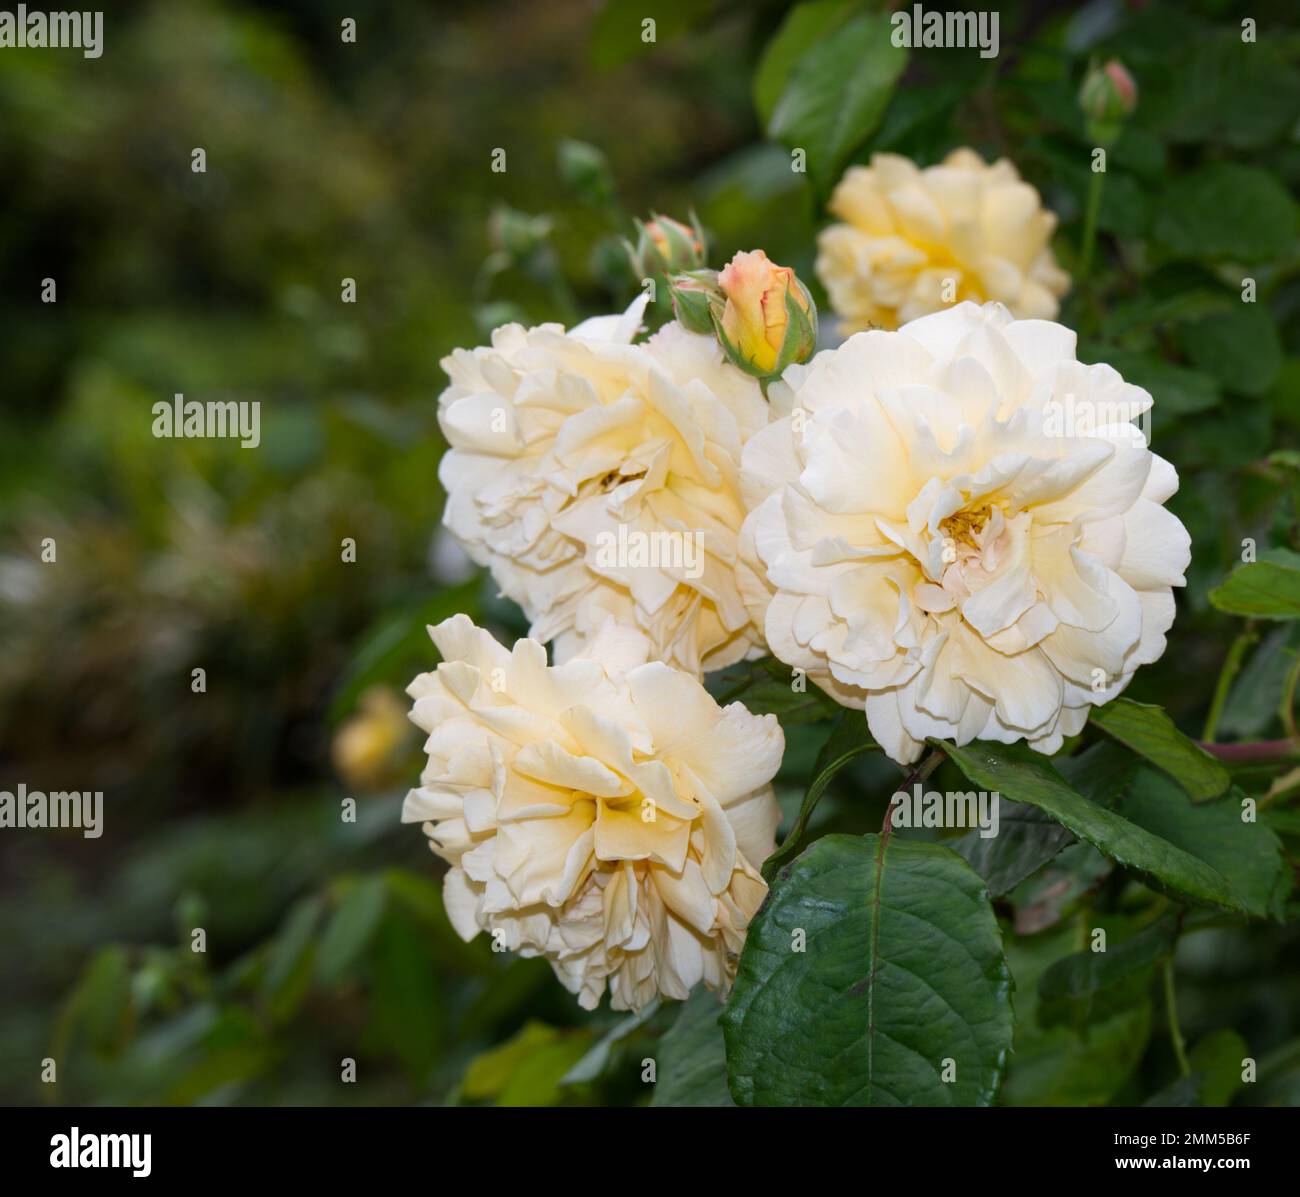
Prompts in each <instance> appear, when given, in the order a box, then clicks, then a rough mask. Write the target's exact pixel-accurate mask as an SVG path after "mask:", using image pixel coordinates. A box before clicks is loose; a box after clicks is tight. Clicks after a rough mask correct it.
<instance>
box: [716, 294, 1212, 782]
mask: <svg viewBox="0 0 1300 1197" xmlns="http://www.w3.org/2000/svg"><path fill="white" fill-rule="evenodd" d="M782 392H784V393H782ZM773 399H774V402H776V403H780V404H781V406H782V408H783V410H784V411H785V412H787V413H788V414H786V415H784V416H783V417H782V418H780V419H778V420H775V421H774V422H773V423H771V424H769V425H768V426H767V427H766V428H764V429H763V430H762V431H761V432H759V433H758V434H757V435H756V436H754V437H753V438H752V439H751V440H750V442H749V444H748V445H746V447H745V458H744V469H743V481H744V484H745V494H746V500H747V502H748V503H749V504H750V507H751V513H750V515H749V517H748V518H747V519H746V521H745V525H744V527H743V529H742V532H741V554H742V559H743V560H744V562H746V563H747V564H746V567H745V568H743V569H742V570H741V571H740V577H741V583H742V592H743V593H744V594H745V596H746V599H747V601H748V602H749V603H750V604H751V607H752V609H753V611H754V618H755V620H756V621H758V622H759V623H760V624H761V626H762V627H763V628H764V631H765V633H766V636H767V641H768V644H769V645H770V647H771V650H772V652H773V654H774V655H775V656H777V657H778V658H780V659H781V660H782V661H784V662H786V663H787V664H788V665H790V666H792V667H797V668H800V669H803V670H804V671H805V672H806V673H807V675H808V676H809V677H810V678H812V679H813V680H814V681H816V682H817V683H818V684H819V685H821V686H822V687H823V688H824V689H825V690H826V691H827V692H828V693H830V694H831V695H833V696H834V697H835V698H836V699H837V700H838V701H840V702H841V703H843V704H844V705H846V706H850V707H857V708H860V709H865V711H866V717H867V722H868V724H869V725H870V728H871V732H872V735H873V736H874V737H875V739H876V740H877V742H878V743H879V744H880V745H881V746H882V748H883V749H884V750H885V752H887V753H888V754H889V755H890V756H891V757H893V758H894V760H896V761H900V762H910V761H913V760H915V759H916V758H917V757H918V756H919V755H920V753H921V751H922V749H923V747H924V742H925V739H926V737H928V736H936V737H940V738H943V739H947V740H952V741H955V742H956V743H957V744H965V743H968V742H969V741H971V740H997V741H1001V742H1003V743H1011V742H1013V741H1017V740H1025V741H1027V742H1028V743H1029V745H1030V747H1032V748H1035V749H1037V750H1039V751H1040V752H1044V753H1052V752H1055V751H1057V750H1058V749H1059V748H1060V747H1061V745H1062V743H1063V741H1064V739H1065V737H1067V736H1071V735H1074V734H1076V733H1077V732H1079V731H1081V730H1082V729H1083V726H1084V724H1085V723H1086V722H1087V719H1088V712H1089V710H1090V709H1091V708H1092V707H1093V706H1099V705H1101V704H1102V703H1105V702H1108V701H1110V699H1112V698H1114V697H1115V696H1116V695H1117V694H1119V693H1120V692H1121V691H1122V690H1123V689H1124V688H1125V686H1127V685H1128V683H1129V681H1130V679H1131V678H1132V677H1133V674H1134V672H1135V671H1136V670H1137V668H1138V667H1139V666H1141V665H1143V664H1147V663H1149V662H1151V661H1154V660H1156V659H1157V658H1158V657H1159V656H1160V655H1161V653H1163V652H1164V649H1165V633H1166V632H1167V631H1168V629H1169V627H1170V625H1171V624H1172V623H1173V619H1174V598H1173V591H1172V587H1175V586H1181V585H1183V583H1184V576H1183V574H1184V570H1185V569H1186V568H1187V565H1188V562H1189V560H1190V542H1189V539H1188V535H1187V531H1186V529H1185V528H1184V527H1183V525H1182V524H1181V523H1180V522H1179V520H1178V518H1177V517H1176V516H1174V515H1173V514H1171V513H1170V512H1169V511H1168V510H1167V509H1166V508H1165V506H1164V504H1165V502H1166V501H1167V500H1168V499H1169V498H1170V496H1171V495H1173V493H1174V492H1175V490H1177V487H1178V476H1177V474H1176V473H1175V472H1174V468H1173V466H1171V465H1170V464H1169V463H1168V462H1167V461H1165V460H1164V459H1163V458H1161V457H1158V456H1156V455H1155V454H1154V453H1152V452H1151V451H1150V449H1149V448H1148V447H1147V442H1146V439H1145V436H1144V434H1143V432H1142V431H1141V429H1140V427H1139V426H1138V424H1136V423H1134V422H1133V421H1134V420H1140V419H1141V417H1142V416H1143V415H1144V414H1145V413H1146V411H1147V410H1148V409H1149V408H1150V406H1151V396H1150V395H1149V394H1148V393H1147V392H1146V391H1144V390H1142V389H1141V388H1140V387H1136V386H1133V385H1131V384H1129V383H1126V382H1125V381H1124V380H1123V378H1121V377H1120V375H1119V374H1118V373H1117V372H1116V371H1115V370H1113V369H1112V368H1111V367H1110V366H1106V365H1100V364H1098V365H1084V364H1083V363H1082V362H1079V361H1078V360H1076V357H1075V334H1074V333H1073V332H1071V331H1070V330H1069V329H1067V328H1063V327H1062V326H1061V325H1059V324H1053V323H1050V322H1048V321H1045V320H1013V319H1012V318H1011V316H1010V314H1009V313H1008V312H1007V310H1006V309H1005V308H1004V307H1002V306H1001V305H1000V304H987V305H985V306H984V307H977V306H975V305H974V304H961V305H959V306H958V307H955V308H952V309H949V310H948V311H945V312H939V313H936V314H934V315H931V316H926V317H923V318H922V319H920V320H917V321H914V322H913V323H911V324H908V325H906V326H904V327H903V328H902V329H901V330H899V331H897V332H865V333H857V334H855V335H854V336H851V337H850V338H849V339H848V340H847V341H845V342H844V343H843V344H842V345H840V346H839V347H838V348H837V349H834V350H830V351H827V352H824V353H821V354H819V355H818V356H817V357H815V358H814V359H813V360H812V362H810V363H809V364H808V365H807V366H795V367H791V368H790V369H789V370H787V371H786V373H785V375H784V378H783V381H782V383H780V384H778V385H777V386H776V387H774V388H773Z"/></svg>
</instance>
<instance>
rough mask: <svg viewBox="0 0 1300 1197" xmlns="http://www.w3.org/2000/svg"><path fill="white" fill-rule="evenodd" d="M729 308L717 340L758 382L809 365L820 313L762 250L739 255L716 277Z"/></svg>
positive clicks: (790, 272) (787, 272) (795, 280)
mask: <svg viewBox="0 0 1300 1197" xmlns="http://www.w3.org/2000/svg"><path fill="white" fill-rule="evenodd" d="M718 286H719V287H720V288H721V289H722V293H723V295H724V296H725V297H726V307H725V308H724V309H723V312H722V319H721V321H720V326H719V328H718V339H719V341H720V342H721V343H722V347H723V349H725V350H726V351H727V354H728V356H729V357H730V358H731V359H732V361H734V362H735V363H736V365H738V366H740V367H741V369H743V370H746V371H748V372H749V373H750V374H754V375H756V376H758V377H760V378H762V377H770V376H772V375H775V374H779V373H780V372H781V371H782V370H784V369H785V367H786V366H788V365H789V364H790V363H791V362H797V361H798V362H801V361H806V360H807V359H808V358H809V357H811V356H812V353H813V350H814V349H815V348H816V342H817V309H816V307H815V306H814V304H813V301H812V297H811V296H810V295H809V294H808V289H807V288H806V287H805V286H804V285H803V283H801V282H800V281H799V279H798V278H797V277H796V276H795V272H794V270H793V269H792V268H791V267H789V266H778V265H776V263H774V262H773V261H771V259H769V258H768V256H767V254H765V253H764V252H763V251H762V250H761V249H756V250H753V251H752V252H750V253H743V252H742V253H738V254H737V255H736V256H735V257H734V258H732V259H731V261H730V262H729V263H728V264H727V265H726V266H725V267H724V268H723V269H722V271H721V273H720V274H719V275H718Z"/></svg>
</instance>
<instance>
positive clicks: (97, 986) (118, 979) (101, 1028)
mask: <svg viewBox="0 0 1300 1197" xmlns="http://www.w3.org/2000/svg"><path fill="white" fill-rule="evenodd" d="M132 1021H133V1019H132V1003H131V958H130V954H129V953H128V951H127V949H126V948H124V947H120V946H118V945H116V944H113V945H110V946H109V947H105V948H100V949H99V951H97V952H96V953H95V954H94V956H92V957H91V958H90V962H89V963H88V964H87V965H86V967H85V969H84V970H83V972H82V974H81V978H80V980H79V981H78V982H77V987H76V989H74V990H73V991H72V994H71V996H70V997H69V998H68V1000H67V1003H66V1004H65V1006H64V1008H63V1011H62V1013H61V1015H60V1018H59V1025H58V1034H57V1041H58V1042H59V1043H60V1044H61V1045H62V1044H66V1043H67V1042H68V1041H69V1039H70V1037H71V1036H72V1035H73V1034H74V1033H75V1032H77V1031H79V1032H80V1034H81V1036H82V1037H83V1038H84V1039H85V1042H86V1043H87V1044H89V1045H90V1047H91V1048H92V1049H93V1050H94V1051H96V1052H98V1053H99V1054H101V1055H108V1056H112V1055H115V1054H116V1053H117V1052H118V1051H120V1050H121V1048H122V1047H123V1046H125V1044H126V1041H127V1039H128V1038H129V1036H130V1031H131V1024H132Z"/></svg>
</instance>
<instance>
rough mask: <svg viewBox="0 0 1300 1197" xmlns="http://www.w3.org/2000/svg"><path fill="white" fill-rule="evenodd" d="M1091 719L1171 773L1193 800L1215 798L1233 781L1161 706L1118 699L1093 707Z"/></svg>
mask: <svg viewBox="0 0 1300 1197" xmlns="http://www.w3.org/2000/svg"><path fill="white" fill-rule="evenodd" d="M1091 722H1092V723H1093V724H1094V725H1095V726H1097V727H1100V728H1101V730H1102V731H1104V732H1105V733H1106V734H1107V735H1109V736H1114V738H1115V739H1116V740H1118V741H1119V742H1120V743H1121V744H1123V745H1125V746H1126V747H1128V748H1131V749H1132V750H1133V751H1134V752H1136V753H1137V754H1138V755H1139V756H1141V757H1145V758H1146V759H1147V760H1149V761H1150V762H1151V763H1152V764H1153V765H1156V766H1158V767H1159V768H1161V769H1163V770H1164V771H1165V772H1166V773H1168V774H1170V776H1172V777H1173V778H1174V779H1175V780H1176V781H1177V782H1178V784H1179V785H1181V786H1182V787H1183V789H1185V790H1186V791H1187V793H1188V794H1189V795H1191V797H1192V799H1193V800H1194V801H1197V802H1203V801H1205V800H1207V799H1209V798H1217V797H1218V796H1219V795H1220V794H1222V793H1224V792H1225V791H1226V790H1227V788H1228V787H1229V786H1230V785H1231V784H1232V778H1231V777H1230V776H1229V775H1228V771H1227V769H1225V768H1224V767H1223V766H1222V765H1221V764H1220V763H1219V762H1218V761H1217V760H1215V758H1214V757H1212V756H1211V755H1210V754H1209V753H1208V752H1206V751H1205V749H1204V748H1202V747H1201V746H1200V745H1199V744H1197V743H1196V742H1195V741H1193V740H1190V739H1188V738H1187V737H1186V736H1185V735H1183V733H1182V732H1180V731H1179V730H1178V728H1177V727H1175V726H1174V721H1173V720H1172V719H1171V718H1169V715H1168V713H1167V712H1166V711H1165V710H1164V709H1163V708H1162V707H1157V706H1152V705H1150V704H1149V703H1144V702H1133V701H1132V700H1131V699H1128V698H1117V699H1115V700H1114V701H1113V702H1108V703H1107V704H1106V705H1105V706H1102V707H1093V708H1092V719H1091Z"/></svg>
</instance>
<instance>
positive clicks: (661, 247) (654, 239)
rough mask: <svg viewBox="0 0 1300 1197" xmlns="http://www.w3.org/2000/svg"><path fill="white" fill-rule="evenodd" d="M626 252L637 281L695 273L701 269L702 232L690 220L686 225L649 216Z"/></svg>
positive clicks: (668, 218) (667, 217) (654, 214)
mask: <svg viewBox="0 0 1300 1197" xmlns="http://www.w3.org/2000/svg"><path fill="white" fill-rule="evenodd" d="M628 249H629V252H630V253H631V256H632V265H633V267H634V268H635V269H636V271H637V273H638V274H639V275H640V277H641V278H656V277H658V276H660V275H666V274H677V273H680V272H682V271H687V270H699V269H700V268H701V267H703V265H704V232H703V230H702V229H701V228H700V225H699V222H698V221H696V220H694V219H693V218H692V223H691V224H689V225H686V224H682V222H681V221H679V220H673V218H672V217H671V216H660V215H659V214H658V213H652V214H651V217H650V219H649V220H647V221H643V222H642V223H641V225H640V227H639V232H638V234H637V243H636V245H635V247H633V246H630V245H629V247H628Z"/></svg>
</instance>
